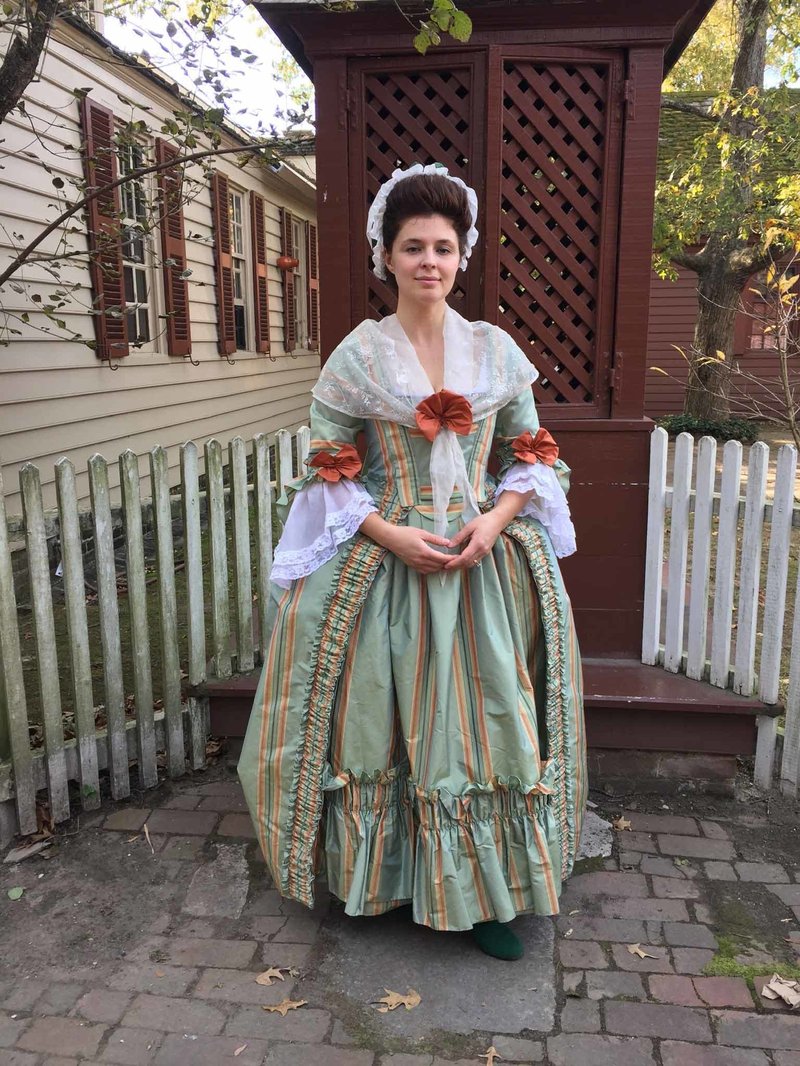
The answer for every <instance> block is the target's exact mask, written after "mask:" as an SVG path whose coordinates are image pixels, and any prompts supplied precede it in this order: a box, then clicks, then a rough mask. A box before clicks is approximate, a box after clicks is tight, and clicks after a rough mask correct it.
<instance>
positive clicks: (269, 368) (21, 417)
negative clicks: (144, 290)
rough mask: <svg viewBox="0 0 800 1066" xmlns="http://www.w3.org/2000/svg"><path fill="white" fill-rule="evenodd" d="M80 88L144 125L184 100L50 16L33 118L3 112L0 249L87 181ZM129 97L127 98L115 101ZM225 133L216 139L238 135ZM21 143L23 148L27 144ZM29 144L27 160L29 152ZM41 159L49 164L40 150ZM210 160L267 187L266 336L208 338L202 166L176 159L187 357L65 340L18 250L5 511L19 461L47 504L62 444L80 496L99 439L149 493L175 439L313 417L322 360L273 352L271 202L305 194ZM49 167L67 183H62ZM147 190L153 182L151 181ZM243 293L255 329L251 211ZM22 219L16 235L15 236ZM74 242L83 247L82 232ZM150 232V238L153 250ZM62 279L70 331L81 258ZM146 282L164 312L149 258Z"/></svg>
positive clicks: (44, 282) (39, 281) (10, 297)
mask: <svg viewBox="0 0 800 1066" xmlns="http://www.w3.org/2000/svg"><path fill="white" fill-rule="evenodd" d="M78 86H80V87H89V88H90V89H91V95H92V97H93V98H94V99H96V100H97V101H98V102H100V103H101V104H104V105H105V106H107V107H110V108H111V109H112V111H114V112H115V113H116V114H117V115H118V117H119V118H121V119H125V120H129V119H131V120H138V119H142V120H143V121H145V122H146V123H147V125H148V126H149V127H150V128H152V129H153V130H154V131H155V132H158V131H159V130H160V127H161V124H162V123H163V122H165V121H166V120H167V119H168V118H170V116H171V115H172V114H173V113H174V111H175V110H176V109H182V108H183V106H184V105H183V104H182V103H181V102H180V101H179V100H178V99H177V98H176V97H174V96H172V95H171V94H170V92H169V91H168V90H167V89H166V88H164V87H161V86H159V85H158V84H157V83H156V82H154V81H153V79H152V78H149V77H147V76H146V74H145V73H144V72H143V71H141V70H140V69H138V68H137V67H136V65H135V64H131V65H130V66H126V65H125V64H124V63H121V62H120V61H119V60H118V59H117V58H116V57H114V58H110V57H109V55H108V54H107V52H106V50H105V49H104V48H103V46H102V43H101V42H98V41H97V40H96V39H95V38H93V37H91V36H89V35H87V34H85V33H82V32H81V31H80V29H78V28H76V27H75V26H72V25H67V24H66V23H63V22H57V24H56V26H55V29H54V32H53V35H52V37H51V39H50V41H49V46H48V50H47V52H46V54H45V57H44V59H43V62H42V64H41V67H40V70H39V72H38V74H37V79H36V80H35V81H34V82H33V83H32V84H31V85H30V87H29V89H28V90H27V91H26V97H25V102H26V108H27V113H28V115H29V116H30V119H31V121H32V122H33V123H34V124H35V125H36V126H37V129H39V130H40V131H41V138H40V140H39V141H38V142H37V141H36V139H35V138H32V135H31V130H30V127H29V125H28V124H27V121H26V119H24V118H23V117H22V116H21V115H12V116H10V117H9V121H8V122H7V123H6V124H4V131H5V129H6V126H8V130H7V134H8V136H7V138H6V143H5V145H4V148H5V150H6V154H7V159H6V165H5V166H4V168H3V169H1V170H0V222H2V223H4V225H2V226H0V258H2V259H4V260H5V258H6V256H7V255H13V254H14V249H15V247H16V248H18V247H19V246H21V245H22V244H24V243H25V242H26V241H28V240H30V239H31V238H32V237H33V236H35V235H36V233H37V232H38V231H39V230H40V229H41V226H42V222H41V220H42V219H49V218H52V217H53V213H54V210H56V209H55V208H54V207H53V206H51V205H54V204H57V202H58V201H59V197H60V198H61V199H63V198H65V197H67V196H68V195H69V194H71V193H72V191H73V190H74V188H75V183H80V182H81V181H82V180H83V173H82V162H81V154H80V138H81V131H80V122H79V110H78V102H77V100H76V98H75V97H74V96H73V94H72V92H71V90H72V88H73V87H78ZM121 98H124V100H125V101H128V102H126V103H123V102H122V99H121ZM236 143H237V142H235V141H234V140H233V139H232V138H231V137H230V136H229V135H228V134H225V135H224V136H223V144H224V146H234V145H235V144H236ZM26 144H27V146H28V150H29V151H30V153H31V154H30V155H26V154H25V145H26ZM32 156H33V157H36V158H32ZM38 157H41V158H46V159H47V162H48V166H49V167H50V170H51V173H48V172H47V171H46V170H45V169H44V168H43V167H42V166H41V164H40V162H39V161H38ZM214 165H215V167H217V168H218V169H220V170H221V171H223V172H224V173H226V174H227V176H228V177H229V179H230V180H231V182H232V183H233V184H234V186H235V187H236V188H237V189H239V190H241V191H242V192H243V193H245V194H248V193H250V192H251V191H252V192H257V193H258V194H259V195H261V196H262V197H263V198H264V201H265V216H266V217H265V223H266V237H267V260H268V262H267V275H268V286H269V307H270V332H271V338H270V339H271V350H270V353H269V355H268V356H267V355H261V354H258V353H256V352H255V351H239V352H236V353H235V355H234V357H233V358H232V359H231V360H230V361H228V360H226V359H223V358H220V356H219V354H218V351H217V308H216V295H215V287H214V252H213V228H212V216H211V197H210V190H209V187H208V179H207V178H206V176H205V175H204V174H203V172H202V169H201V168H200V167H199V166H194V167H190V168H187V174H186V179H185V180H186V184H187V188H189V187H191V189H192V194H191V197H190V198H189V200H188V201H187V203H186V205H185V208H184V216H185V225H186V231H187V245H186V253H187V267H188V268H189V269H190V270H191V271H192V274H191V276H190V278H189V305H190V317H191V332H192V357H191V361H190V360H188V359H184V358H180V357H170V356H169V355H168V354H167V352H166V340H165V338H164V337H163V336H162V337H157V338H156V339H155V340H154V341H153V342H152V343H150V344H149V345H146V346H145V347H144V348H142V349H141V350H133V349H132V350H131V352H130V355H129V356H128V357H127V358H125V359H123V360H121V361H120V363H119V369H118V370H117V371H116V372H114V371H112V370H111V369H110V368H109V367H108V366H105V365H103V364H102V363H101V361H100V360H98V359H97V357H96V355H95V354H94V352H93V351H92V350H91V349H90V348H88V347H85V346H83V345H81V344H79V343H73V342H72V341H71V340H70V339H68V337H67V336H65V335H64V334H63V332H61V331H59V330H58V329H56V328H52V329H51V332H49V333H45V332H42V329H41V328H40V327H42V326H46V327H47V328H48V329H50V328H51V324H50V323H49V321H48V320H47V319H45V318H44V317H43V316H41V315H40V314H38V313H37V312H36V304H35V303H33V302H32V300H31V296H32V295H33V294H38V295H43V296H46V295H47V293H49V292H52V290H53V289H54V288H55V287H56V286H57V283H56V281H55V279H54V278H53V277H52V276H50V275H48V274H47V273H46V272H45V271H44V268H43V266H41V265H39V266H36V265H33V264H28V265H27V266H26V268H25V270H24V272H23V274H22V275H20V276H19V278H16V279H15V284H17V285H18V287H21V288H22V290H23V291H22V292H21V293H20V292H17V291H16V290H14V289H12V288H11V287H10V286H6V287H5V288H4V293H3V305H4V310H5V311H8V312H9V313H10V314H12V315H13V314H14V313H17V314H21V313H22V312H26V313H28V314H29V315H30V323H29V324H24V323H21V322H19V321H16V322H15V326H18V327H19V329H20V330H21V335H20V336H18V337H16V338H15V339H14V341H13V343H12V344H10V345H9V346H7V347H0V456H1V457H2V463H3V467H2V470H3V473H4V474H5V484H6V508H7V511H8V513H9V514H10V515H19V514H21V512H22V500H21V496H20V493H19V491H18V487H17V481H18V473H19V470H20V469H21V467H22V465H23V464H24V463H26V462H29V463H34V464H36V466H37V467H38V468H39V471H40V477H41V485H42V495H43V504H44V506H45V508H47V509H51V508H54V507H55V506H56V483H55V475H54V464H55V462H56V461H57V460H58V459H59V458H61V457H62V456H66V457H67V458H69V459H70V460H71V461H72V463H73V465H74V467H75V475H76V483H75V487H76V492H77V494H78V498H79V503H80V504H81V506H88V505H89V495H90V487H89V480H88V475H87V471H86V464H87V461H88V459H89V457H90V456H91V455H93V454H95V453H100V454H102V455H104V456H106V458H107V459H109V460H115V459H116V457H117V456H118V455H120V454H121V453H122V452H123V451H125V450H131V451H133V452H135V453H136V455H137V457H138V459H139V475H140V479H141V485H142V491H143V492H145V493H148V494H149V492H150V488H151V486H150V471H149V453H150V451H151V450H152V449H153V448H154V447H163V448H165V449H166V451H167V458H168V467H169V477H170V480H171V481H172V482H173V483H174V482H175V481H176V480H177V479H178V477H179V463H180V459H179V446H180V444H181V443H182V442H183V440H185V439H192V440H195V441H197V442H198V443H199V444H200V446H201V447H202V446H203V445H204V444H205V442H206V441H207V440H209V439H211V437H215V438H216V439H218V440H219V441H220V444H221V446H222V447H223V448H227V447H228V445H229V444H230V441H231V440H232V439H233V438H234V437H237V436H238V437H241V438H243V439H245V440H250V439H252V437H253V436H254V434H256V433H259V432H265V433H274V432H276V431H277V430H278V429H280V428H287V429H292V430H295V429H297V428H298V427H299V426H300V425H302V424H303V422H305V421H306V420H307V418H308V408H309V402H310V391H311V388H312V386H313V384H314V382H315V381H316V379H317V376H318V374H319V355H318V353H316V352H305V351H302V350H301V351H296V352H294V353H292V355H291V356H290V355H289V354H287V353H286V352H285V351H284V350H283V298H282V276H281V272H280V271H279V269H278V267H277V259H278V256H279V255H280V251H281V249H280V225H279V217H280V209H281V208H282V207H285V208H288V209H289V210H290V211H291V212H292V214H294V215H296V216H297V217H299V218H302V219H307V220H311V221H313V220H314V217H315V207H316V204H315V199H316V197H315V192H314V189H313V185H312V184H310V183H309V184H307V185H304V184H303V180H302V179H301V178H299V177H297V176H293V175H291V174H290V175H289V176H288V177H287V176H286V175H285V174H282V173H279V172H275V171H272V170H270V169H268V168H265V167H263V166H260V165H258V164H255V163H253V164H248V165H246V166H244V167H239V166H238V165H237V159H236V157H235V156H223V157H219V158H218V159H217V160H216V161H215V162H214ZM53 177H57V178H59V179H61V180H62V181H64V182H65V188H64V189H63V190H62V191H61V193H59V192H58V191H57V190H56V189H55V188H54V186H53V184H52V180H53ZM149 192H150V194H151V195H154V194H155V182H154V181H151V182H150V184H149ZM247 229H248V233H247V235H246V241H247V245H248V247H247V249H246V250H247V251H248V256H247V263H248V266H247V271H248V285H247V299H248V300H249V301H250V305H249V306H248V309H247V311H248V316H249V322H248V329H249V335H250V336H252V335H253V333H254V329H253V321H252V295H251V289H252V286H251V282H250V278H249V272H250V270H251V267H250V265H249V264H250V259H249V242H250V235H249V225H248V227H247ZM12 233H21V234H22V235H23V238H22V240H15V239H14V238H12V236H11V234H12ZM61 237H62V234H61V233H60V232H55V233H54V234H53V235H52V236H51V238H49V239H48V241H46V242H45V243H44V244H43V245H42V248H43V250H45V251H48V250H49V251H54V250H55V249H56V247H57V245H58V242H59V240H60V239H61ZM71 241H72V246H73V247H77V248H80V249H82V250H83V251H85V249H86V240H85V237H84V236H83V235H81V234H76V235H74V236H73V237H72V238H71ZM158 246H159V242H158V235H157V234H155V235H154V238H153V247H154V249H155V252H156V255H157V254H158ZM63 279H64V281H65V282H68V283H73V282H74V283H76V284H77V285H79V286H80V289H79V291H78V292H77V293H76V297H75V299H74V301H73V302H72V303H71V304H70V305H69V306H67V307H65V308H63V309H59V312H58V314H59V316H60V317H61V318H63V319H64V320H65V321H66V322H67V323H68V326H69V328H70V329H74V330H76V331H78V332H79V333H80V334H81V335H82V336H83V337H85V338H87V339H91V338H92V337H93V323H92V319H91V316H90V315H89V314H88V311H87V309H88V308H89V307H90V305H91V291H90V279H89V270H88V264H87V260H86V258H85V257H77V258H75V259H73V260H69V261H67V263H66V265H65V267H64V269H63ZM150 294H151V297H152V299H153V306H154V309H155V312H156V314H158V315H163V282H162V278H161V273H160V270H159V268H158V264H157V261H156V260H155V259H154V261H153V263H152V269H151V271H150ZM109 488H110V491H111V502H112V505H113V504H115V503H117V502H118V501H119V479H118V473H117V470H116V465H115V464H112V466H111V467H110V469H109Z"/></svg>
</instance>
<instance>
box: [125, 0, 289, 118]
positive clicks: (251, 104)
mask: <svg viewBox="0 0 800 1066" xmlns="http://www.w3.org/2000/svg"><path fill="white" fill-rule="evenodd" d="M230 11H231V14H230V16H227V17H226V19H225V25H224V30H223V32H221V33H220V34H219V35H218V42H219V43H217V44H214V45H209V44H208V43H207V42H206V41H205V40H204V37H203V34H202V33H201V32H199V31H197V30H194V31H193V30H192V28H191V27H190V25H189V23H188V22H187V21H186V19H185V17H182V18H180V19H176V20H175V23H174V26H175V31H176V32H175V33H174V36H170V35H169V34H168V33H167V20H165V19H163V18H162V17H161V16H160V15H158V14H157V13H156V12H155V11H153V10H152V9H151V10H150V11H146V12H144V13H143V14H141V15H137V16H132V15H130V14H129V15H128V16H127V19H126V22H125V23H123V22H121V21H120V20H119V19H118V18H114V17H111V16H109V15H106V19H105V31H104V32H105V36H106V37H108V39H109V40H110V41H112V42H113V43H114V44H115V45H117V46H118V47H119V48H123V49H124V50H125V51H127V52H130V53H133V54H134V55H138V54H140V53H141V52H143V51H144V52H146V53H147V54H148V56H149V58H150V61H151V63H152V65H153V66H154V67H156V69H158V70H159V71H160V72H161V73H162V74H164V75H165V76H167V77H169V78H172V79H173V80H174V81H176V82H178V83H179V84H180V85H181V86H182V87H183V88H184V89H185V90H187V91H188V92H190V93H194V94H197V95H199V97H200V98H201V99H202V100H203V101H204V102H205V103H206V104H207V105H208V106H218V105H217V104H216V102H215V99H214V93H213V91H209V90H208V87H207V86H197V85H196V84H194V82H195V79H196V78H198V76H202V75H201V72H202V71H203V69H204V68H207V69H209V70H210V71H213V72H214V73H215V74H217V75H218V76H220V74H221V78H222V84H223V85H224V88H225V89H226V90H230V91H231V94H232V95H231V97H230V100H229V103H228V105H227V108H226V110H227V114H228V117H229V118H230V119H231V120H232V121H233V122H235V123H236V124H237V125H238V126H241V127H243V128H244V129H246V130H249V131H250V132H252V133H256V132H258V131H259V123H261V128H262V129H268V127H269V126H270V124H273V123H274V124H275V125H276V127H277V129H278V131H281V130H282V129H283V128H285V123H284V122H283V121H282V120H281V119H280V118H279V117H277V113H278V112H279V111H280V110H281V109H282V108H283V107H284V106H285V103H286V97H285V96H281V95H280V94H281V93H282V92H284V90H285V88H286V87H285V85H284V83H283V82H282V81H281V80H280V78H279V77H278V75H277V73H276V70H275V64H276V63H277V62H279V61H280V59H281V58H286V57H288V52H286V50H285V49H284V47H283V45H282V44H281V43H280V41H279V40H278V38H277V37H276V36H275V34H274V33H273V32H272V30H271V29H270V28H269V26H267V24H266V23H265V22H264V20H263V19H262V18H261V17H260V15H259V14H258V13H257V12H256V11H255V10H254V9H253V8H252V7H250V6H248V5H246V4H244V3H242V2H241V0H232V2H231V4H230ZM231 46H233V48H234V51H235V50H236V49H237V48H238V49H240V50H242V54H240V55H239V56H237V55H235V54H232V53H231ZM248 53H252V54H253V56H254V57H255V58H254V59H253V60H252V61H251V62H245V58H246V57H247V55H248ZM303 79H304V76H303ZM304 80H305V79H304Z"/></svg>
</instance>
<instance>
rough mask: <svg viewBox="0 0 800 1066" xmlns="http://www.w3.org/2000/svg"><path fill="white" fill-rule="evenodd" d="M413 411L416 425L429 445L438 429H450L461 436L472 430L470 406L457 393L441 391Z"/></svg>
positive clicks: (464, 397) (433, 394) (446, 390)
mask: <svg viewBox="0 0 800 1066" xmlns="http://www.w3.org/2000/svg"><path fill="white" fill-rule="evenodd" d="M415 410H416V412H417V413H416V416H415V417H416V421H417V425H418V426H419V428H420V430H421V432H422V433H423V434H424V436H425V437H426V438H427V439H428V440H429V441H430V442H431V443H433V441H434V440H435V439H436V435H437V433H438V432H439V430H440V429H452V431H453V432H454V433H460V434H462V436H465V435H466V434H468V433H469V432H470V430H471V429H472V404H471V403H470V402H469V400H468V399H467V398H466V396H460V395H459V394H458V393H457V392H450V391H449V390H448V389H441V390H440V391H439V392H434V393H432V394H431V395H430V396H428V397H427V399H425V400H422V401H420V403H418V404H417V406H416V408H415Z"/></svg>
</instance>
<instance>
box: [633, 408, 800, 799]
mask: <svg viewBox="0 0 800 1066" xmlns="http://www.w3.org/2000/svg"><path fill="white" fill-rule="evenodd" d="M743 454H744V453H743V448H742V445H741V444H740V443H739V442H738V441H729V442H728V443H727V444H726V445H725V446H724V448H723V452H722V469H721V473H720V476H719V478H718V477H717V443H716V441H715V440H713V439H712V438H711V437H703V438H702V439H701V440H700V441H699V442H698V443H697V445H696V446H695V441H694V438H693V437H692V436H691V435H690V434H688V433H682V434H681V435H680V436H679V437H678V438H677V440H676V442H675V448H674V462H673V470H672V474H671V486H670V485H669V484H668V477H667V459H668V437H667V434H666V432H665V431H664V430H663V429H661V428H658V429H656V430H655V431H654V433H653V436H652V443H651V452H650V495H649V511H648V527H647V561H646V578H645V600H644V628H643V634H642V661H643V662H644V663H649V664H651V665H660V666H663V667H664V669H666V670H670V671H672V672H673V673H677V672H682V673H685V674H686V675H687V677H690V678H694V679H696V680H699V681H707V682H710V684H712V685H716V686H717V687H719V688H724V689H731V690H733V691H734V692H738V693H741V694H742V695H744V696H757V697H758V698H759V700H760V701H761V702H762V703H764V704H768V705H776V704H778V703H779V701H782V702H784V703H785V711H786V714H785V726H784V731H783V736H782V757H781V763H780V785H781V788H782V789H783V791H784V792H786V793H787V794H790V795H796V794H797V788H798V776H800V597H799V596H798V582H797V570H798V545H799V544H800V510H799V509H798V508H797V507H796V506H795V478H796V474H797V450H796V449H795V448H794V447H793V446H790V445H784V446H783V447H781V448H779V449H778V452H777V456H776V458H775V463H774V467H772V468H770V452H769V448H768V447H767V445H766V444H763V443H761V442H758V443H756V444H754V445H753V446H752V447H751V448H750V450H749V453H748V455H747V464H746V474H747V484H746V489H745V494H744V497H743V496H742V461H743ZM693 471H694V473H693ZM718 482H719V487H718ZM770 482H771V483H772V484H773V485H774V488H773V489H772V490H771V491H770V492H769V493H768V491H767V486H768V483H770ZM667 542H668V543H667ZM790 586H791V587H790ZM790 597H791V599H792V603H793V610H794V615H793V617H794V624H793V627H792V629H791V632H790V628H789V625H788V621H787V619H788V615H787V599H789V598H790ZM779 736H780V733H779V720H778V717H776V716H768V715H761V716H759V719H758V747H757V753H756V765H755V779H756V783H757V784H758V785H760V786H761V787H763V788H769V787H770V786H771V785H772V782H773V774H774V766H775V758H776V751H777V748H778V740H779Z"/></svg>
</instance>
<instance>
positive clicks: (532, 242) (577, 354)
mask: <svg viewBox="0 0 800 1066" xmlns="http://www.w3.org/2000/svg"><path fill="white" fill-rule="evenodd" d="M608 83H609V72H608V67H607V66H606V65H605V64H602V63H589V62H575V63H569V62H563V63H562V62H553V61H552V60H549V61H547V62H544V61H542V62H534V61H530V62H528V61H524V60H507V61H506V62H505V63H504V65H503V133H502V157H501V162H502V180H501V212H500V219H501V224H500V230H501V232H500V242H501V251H500V287H499V304H500V322H501V324H502V325H503V326H504V327H505V328H506V329H507V330H508V331H509V332H510V333H511V334H512V336H514V338H515V340H516V341H517V342H518V343H519V345H520V347H522V348H523V350H524V351H527V352H530V353H531V358H532V360H533V362H534V363H535V365H536V367H537V369H538V370H539V373H540V377H539V380H538V381H537V382H536V384H535V386H534V391H535V393H536V398H537V400H538V401H539V402H540V403H545V404H563V405H567V404H570V405H581V406H584V407H590V406H591V405H593V404H594V403H595V402H596V398H597V369H598V368H597V352H596V349H597V331H598V321H597V310H598V287H599V274H600V269H599V268H600V238H601V232H600V229H601V216H602V211H603V195H604V187H603V165H604V155H605V148H606V129H607V122H608V115H607V111H608V106H607V105H608V91H609V90H608Z"/></svg>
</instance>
